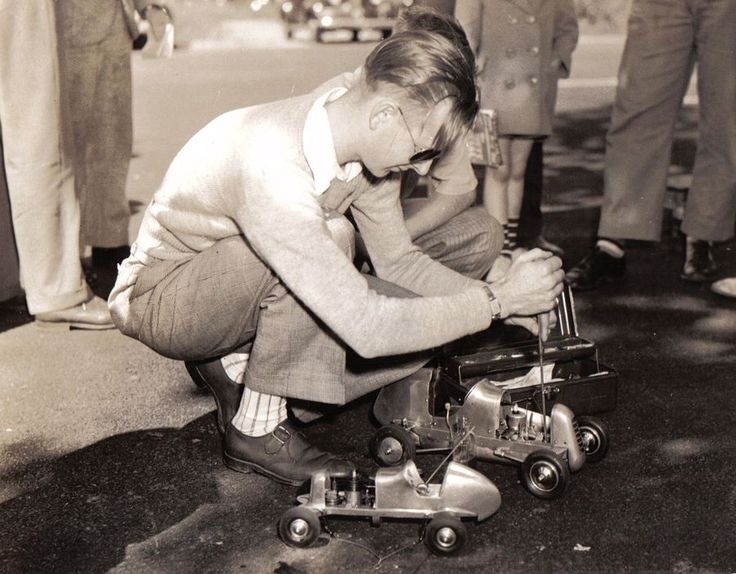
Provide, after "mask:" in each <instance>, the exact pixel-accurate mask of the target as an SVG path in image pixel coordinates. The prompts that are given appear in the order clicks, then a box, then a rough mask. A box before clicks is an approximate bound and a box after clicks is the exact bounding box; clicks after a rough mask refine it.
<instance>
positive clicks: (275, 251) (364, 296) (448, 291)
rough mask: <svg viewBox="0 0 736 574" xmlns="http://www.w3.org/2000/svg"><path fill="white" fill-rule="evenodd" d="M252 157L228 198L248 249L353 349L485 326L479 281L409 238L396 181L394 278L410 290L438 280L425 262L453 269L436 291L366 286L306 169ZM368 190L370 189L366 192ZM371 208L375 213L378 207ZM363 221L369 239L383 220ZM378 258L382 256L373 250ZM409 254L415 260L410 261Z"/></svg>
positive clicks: (429, 342) (423, 344) (422, 344)
mask: <svg viewBox="0 0 736 574" xmlns="http://www.w3.org/2000/svg"><path fill="white" fill-rule="evenodd" d="M255 163H257V165H258V171H257V172H255V173H257V174H258V175H257V177H254V178H250V180H249V181H248V185H247V189H246V190H244V192H245V197H244V198H243V199H242V200H240V199H237V198H236V199H233V200H232V201H233V202H234V203H235V206H234V213H235V219H236V221H237V223H238V226H239V227H240V229H241V230H242V231H243V233H244V235H245V237H246V240H247V241H248V243H249V244H250V245H251V246H252V247H253V249H254V251H255V252H256V253H257V254H258V255H259V257H261V259H263V261H264V262H266V264H267V265H268V266H269V267H270V268H271V269H272V270H273V271H274V273H275V274H276V275H277V276H278V277H279V278H280V279H281V281H282V282H283V283H284V285H285V286H286V287H287V288H288V289H289V290H290V291H291V292H292V293H293V294H294V296H295V297H296V298H297V299H298V300H299V301H300V302H301V303H302V304H304V305H305V306H306V307H307V308H308V309H310V311H311V312H312V313H314V314H315V315H316V316H317V317H319V318H320V319H321V320H322V321H323V322H324V324H325V325H326V326H327V327H328V328H329V329H330V330H331V331H332V332H334V333H335V335H336V336H337V337H339V338H340V339H341V340H342V341H344V342H345V344H346V345H348V346H350V347H351V348H352V349H353V350H355V351H356V352H357V353H358V354H360V355H362V356H364V357H375V356H387V355H394V354H399V353H408V352H414V351H419V350H423V349H428V348H431V347H435V346H438V345H442V344H444V343H447V342H449V341H451V340H454V339H457V338H459V337H462V336H464V335H467V334H470V333H473V332H476V331H479V330H481V329H484V328H486V327H487V326H488V324H489V323H490V317H491V311H490V303H489V302H488V299H487V296H485V293H484V290H483V289H482V288H481V285H482V283H479V282H475V281H472V280H469V279H466V278H464V277H463V276H461V275H458V274H455V273H454V272H453V271H450V270H449V269H446V268H444V267H443V266H442V265H440V264H438V263H435V262H433V261H432V260H431V259H429V258H428V257H427V256H426V255H424V254H422V253H421V252H419V250H417V249H416V248H414V247H413V246H412V245H411V243H410V242H409V238H408V233H407V232H406V229H405V227H404V223H403V217H402V215H401V210H400V206H399V198H398V186H397V185H396V189H395V194H394V197H395V205H394V207H393V211H394V212H395V214H394V217H393V218H392V219H391V223H392V224H393V225H396V221H397V219H396V218H398V226H399V227H400V229H402V230H403V235H402V232H401V231H399V232H398V234H397V235H396V236H392V235H390V236H389V237H387V240H388V241H389V242H390V241H392V240H394V239H396V238H399V237H402V238H403V239H401V240H400V241H399V242H398V243H400V244H401V245H402V247H401V248H400V249H399V251H401V252H402V253H403V254H404V255H407V256H406V257H399V258H398V259H400V261H397V262H396V263H397V264H398V265H401V264H403V263H407V270H408V271H407V273H408V275H407V276H404V275H402V274H401V273H400V272H397V273H396V274H395V276H396V277H397V278H398V279H399V280H398V281H396V283H398V284H399V285H401V286H406V287H407V288H409V289H411V290H412V291H414V292H416V293H420V294H421V293H426V292H427V291H428V289H427V288H423V286H424V285H427V286H431V285H436V283H437V279H436V278H433V277H432V276H431V275H432V273H431V269H435V268H439V269H440V271H439V272H438V275H442V271H441V270H443V269H444V271H445V273H447V274H452V275H455V276H456V282H455V284H454V285H453V287H452V288H450V287H446V288H445V289H444V290H440V289H437V288H435V289H433V290H431V291H433V292H432V293H431V294H433V295H438V297H431V298H429V297H417V298H412V299H404V298H394V297H386V296H383V295H379V294H378V293H376V292H375V291H373V290H372V289H370V288H369V286H368V283H367V281H366V279H365V277H364V276H363V275H362V274H361V273H359V272H358V270H357V269H356V268H355V266H354V264H353V262H352V260H351V259H350V258H349V257H348V256H347V255H346V254H345V253H344V252H343V251H342V250H341V248H340V247H339V246H338V245H337V243H336V242H335V240H334V239H333V238H332V235H331V234H330V229H329V227H328V222H327V221H326V219H325V215H324V213H323V210H322V208H321V206H320V205H319V202H318V201H317V199H316V197H315V196H314V193H313V185H312V182H311V180H310V178H309V176H308V175H307V174H305V173H303V172H302V171H301V170H300V169H299V168H297V167H296V166H294V165H290V164H288V163H287V162H278V161H275V160H273V159H272V158H271V161H269V158H268V157H263V158H259V159H258V161H257V162H255ZM249 171H250V170H249ZM251 173H253V172H251ZM378 191H379V193H380V187H379V190H378ZM372 193H373V189H371V190H369V191H368V192H367V193H366V194H365V195H366V196H370V195H371V194H372ZM389 211H390V210H389ZM372 215H376V216H378V218H379V219H381V213H380V210H379V212H377V213H372ZM366 227H367V228H369V229H370V231H369V232H368V234H367V235H368V236H369V237H370V238H371V241H370V242H369V243H372V242H373V240H374V239H375V237H374V235H373V233H372V231H373V230H376V229H377V230H380V229H383V227H384V226H383V225H381V223H379V222H378V221H377V222H376V224H375V225H371V224H367V225H366ZM407 246H408V247H407ZM369 247H370V245H369ZM388 251H389V252H390V251H391V249H389V250H388ZM407 251H411V252H412V253H411V254H407V253H406V252H407ZM371 255H372V256H373V252H371ZM424 258H426V260H427V261H424ZM377 259H378V260H383V259H382V258H381V257H380V256H379V257H378V258H377ZM412 260H422V261H421V262H418V263H417V264H416V265H413V264H412V263H411V262H412ZM418 270H419V271H418ZM422 271H425V272H422ZM407 277H409V278H411V279H414V280H413V281H412V280H409V279H407ZM402 279H407V280H406V281H402ZM439 295H441V296H439Z"/></svg>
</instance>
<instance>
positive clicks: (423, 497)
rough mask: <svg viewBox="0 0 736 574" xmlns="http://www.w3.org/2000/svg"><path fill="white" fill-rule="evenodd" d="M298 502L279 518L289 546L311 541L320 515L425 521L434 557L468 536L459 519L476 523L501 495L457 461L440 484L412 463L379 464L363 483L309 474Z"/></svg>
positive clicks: (491, 510)
mask: <svg viewBox="0 0 736 574" xmlns="http://www.w3.org/2000/svg"><path fill="white" fill-rule="evenodd" d="M297 500H298V501H299V503H300V504H299V506H295V507H293V508H290V509H289V510H287V511H286V512H285V513H284V514H283V515H282V517H281V519H280V521H279V535H280V536H281V539H282V540H283V541H284V542H285V543H286V544H288V545H290V546H296V547H305V546H309V545H311V544H312V543H313V542H314V541H315V540H316V539H317V537H318V536H319V533H320V531H321V526H320V521H319V519H320V518H321V517H326V516H358V517H366V518H369V519H370V520H371V522H372V523H373V524H375V525H378V524H380V521H381V519H383V518H398V519H416V520H428V523H427V526H426V530H425V534H424V541H425V544H426V545H427V546H428V547H429V549H430V550H431V551H432V552H434V553H435V554H438V555H451V554H455V553H457V552H459V551H460V550H461V549H462V547H463V546H464V543H465V539H466V529H465V525H464V524H463V523H462V519H476V520H477V521H478V522H480V521H482V520H485V519H486V518H488V517H490V516H491V515H492V514H494V513H495V512H496V511H497V510H498V508H499V507H500V506H501V495H500V493H499V492H498V489H497V488H496V486H495V485H494V484H493V483H492V482H491V481H490V480H489V479H488V478H487V477H485V476H484V475H482V474H480V473H479V472H477V471H475V470H473V469H471V468H468V467H467V466H465V465H463V464H460V463H458V462H450V463H449V464H448V467H447V471H446V472H445V476H444V479H443V480H442V483H441V484H435V483H427V482H424V481H423V480H422V477H421V476H420V475H419V471H418V470H417V467H416V465H415V464H414V461H412V460H407V461H405V462H404V463H403V464H402V465H400V466H395V467H389V468H382V469H379V470H378V471H377V472H376V475H375V478H373V479H370V480H369V481H368V482H367V483H364V482H362V481H361V480H359V478H358V477H357V475H355V474H353V476H352V477H350V478H347V479H346V478H340V477H336V476H330V475H329V474H328V473H327V472H326V471H319V472H317V473H315V474H314V475H312V480H311V489H310V492H309V494H305V495H300V496H298V497H297Z"/></svg>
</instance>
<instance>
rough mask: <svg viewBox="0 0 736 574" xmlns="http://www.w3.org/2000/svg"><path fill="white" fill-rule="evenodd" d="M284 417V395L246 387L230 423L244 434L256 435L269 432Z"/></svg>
mask: <svg viewBox="0 0 736 574" xmlns="http://www.w3.org/2000/svg"><path fill="white" fill-rule="evenodd" d="M285 418H286V399H285V398H284V397H279V396H276V395H267V394H266V393H259V392H258V391H253V390H251V389H249V388H247V387H246V388H245V389H244V391H243V398H242V399H241V400H240V408H239V409H238V412H237V413H235V416H234V417H233V420H232V423H230V424H232V425H233V426H234V427H235V428H236V429H238V430H239V431H240V432H241V433H243V434H244V435H246V436H253V437H256V436H263V435H265V434H268V433H270V432H271V431H272V430H274V429H275V428H276V427H277V426H278V424H279V423H280V422H281V421H283V420H284V419H285Z"/></svg>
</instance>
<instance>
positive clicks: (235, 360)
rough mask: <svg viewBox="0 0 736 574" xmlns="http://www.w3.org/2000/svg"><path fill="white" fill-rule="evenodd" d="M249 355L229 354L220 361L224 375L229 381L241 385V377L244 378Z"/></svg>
mask: <svg viewBox="0 0 736 574" xmlns="http://www.w3.org/2000/svg"><path fill="white" fill-rule="evenodd" d="M249 356H250V354H249V353H230V354H229V355H225V356H224V357H222V359H220V362H221V363H222V368H223V369H225V373H226V374H227V376H228V377H229V378H230V380H231V381H234V382H236V383H238V384H239V385H242V384H243V377H244V376H245V369H246V367H247V366H248V357H249Z"/></svg>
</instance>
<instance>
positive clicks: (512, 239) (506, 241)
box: [502, 218, 519, 253]
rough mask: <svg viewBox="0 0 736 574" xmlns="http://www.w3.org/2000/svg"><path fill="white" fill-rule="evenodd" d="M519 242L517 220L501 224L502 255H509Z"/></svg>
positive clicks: (510, 219)
mask: <svg viewBox="0 0 736 574" xmlns="http://www.w3.org/2000/svg"><path fill="white" fill-rule="evenodd" d="M518 242H519V219H518V218H516V219H512V218H509V220H508V221H507V222H506V223H504V224H503V250H502V253H511V252H512V251H513V250H514V249H516V248H517V247H518Z"/></svg>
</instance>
